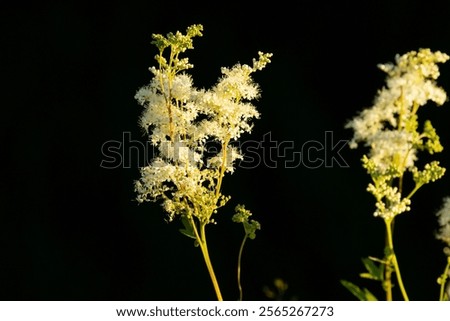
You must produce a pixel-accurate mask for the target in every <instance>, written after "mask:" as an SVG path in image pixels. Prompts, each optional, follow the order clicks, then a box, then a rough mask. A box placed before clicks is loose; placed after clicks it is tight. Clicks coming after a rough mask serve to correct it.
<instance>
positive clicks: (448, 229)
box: [436, 197, 450, 256]
mask: <svg viewBox="0 0 450 321" xmlns="http://www.w3.org/2000/svg"><path fill="white" fill-rule="evenodd" d="M436 215H437V217H438V222H439V226H440V228H439V231H438V232H437V234H436V238H437V239H438V240H441V241H442V242H444V243H445V244H446V245H447V246H446V247H445V249H444V252H445V254H447V256H450V197H446V198H444V203H443V205H442V207H441V209H440V210H439V211H438V212H437V213H436Z"/></svg>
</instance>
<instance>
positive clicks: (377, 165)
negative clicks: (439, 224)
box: [346, 49, 449, 220]
mask: <svg viewBox="0 0 450 321" xmlns="http://www.w3.org/2000/svg"><path fill="white" fill-rule="evenodd" d="M448 59H449V56H448V55H446V54H444V53H441V52H439V51H437V52H431V50H430V49H420V50H419V51H411V52H408V53H406V54H404V55H402V56H400V55H397V56H396V59H395V60H396V61H395V64H392V63H387V64H381V65H379V66H378V67H379V68H380V69H381V70H382V71H384V72H385V73H386V74H387V78H386V86H385V87H383V88H382V89H381V90H379V91H378V93H377V95H376V97H375V100H374V104H373V106H372V107H370V108H367V109H364V110H363V111H361V112H360V113H359V115H358V116H356V117H355V118H353V119H352V120H351V121H349V122H348V123H347V124H346V128H350V129H353V133H354V134H353V138H352V140H351V141H350V147H351V148H356V147H357V146H358V144H359V143H362V144H364V146H366V147H368V149H369V151H368V154H367V155H365V156H364V158H363V166H364V167H365V168H366V170H367V171H368V173H369V175H371V177H372V180H373V183H372V184H370V185H369V188H368V191H369V192H370V193H372V194H373V195H374V196H375V198H376V200H377V203H376V207H377V210H376V211H375V213H374V215H375V216H380V217H382V218H384V219H385V220H390V219H392V218H393V217H395V216H396V215H398V214H400V213H402V212H405V211H408V210H409V205H410V197H411V196H412V194H414V193H415V191H416V190H417V189H418V188H420V186H422V185H424V184H426V183H429V182H430V181H434V180H436V179H439V178H440V177H442V175H444V172H445V169H444V168H442V167H440V166H439V162H437V161H434V162H432V163H430V164H426V165H425V167H424V169H423V170H419V169H418V168H417V167H416V165H415V163H416V161H417V159H418V152H419V151H427V152H428V153H430V154H434V153H438V152H441V151H442V149H443V148H442V145H441V144H440V141H439V136H438V135H437V134H436V130H435V129H434V127H433V126H432V125H431V122H430V121H429V120H427V121H425V122H424V123H423V125H421V126H420V124H419V120H418V111H419V108H420V107H422V106H424V105H425V104H427V103H428V102H429V101H432V102H434V103H435V104H436V105H438V106H439V105H442V104H443V103H444V102H445V101H446V100H447V95H446V93H445V91H444V90H443V89H442V88H441V87H439V86H438V85H437V84H436V79H437V78H438V77H439V68H438V63H443V62H446V61H447V60H448ZM420 127H422V130H420ZM407 171H408V172H411V173H412V174H413V178H414V182H415V184H416V185H415V188H414V190H413V191H412V192H411V193H410V194H407V196H406V197H405V196H404V195H403V191H402V187H403V186H402V181H403V175H404V173H405V172H407ZM394 182H398V185H399V186H398V187H394V186H392V184H393V183H394Z"/></svg>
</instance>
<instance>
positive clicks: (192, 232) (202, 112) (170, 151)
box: [135, 25, 272, 300]
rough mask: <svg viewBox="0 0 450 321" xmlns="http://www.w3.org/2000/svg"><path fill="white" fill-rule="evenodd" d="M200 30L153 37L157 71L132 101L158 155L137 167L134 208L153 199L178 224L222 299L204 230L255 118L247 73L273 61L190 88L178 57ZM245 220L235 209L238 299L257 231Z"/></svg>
mask: <svg viewBox="0 0 450 321" xmlns="http://www.w3.org/2000/svg"><path fill="white" fill-rule="evenodd" d="M202 31H203V26H202V25H192V26H189V27H188V28H187V30H186V33H185V34H183V33H181V32H176V33H169V34H167V35H166V36H163V35H160V34H154V35H153V41H152V44H154V45H155V46H156V48H157V49H158V53H157V55H156V57H155V59H156V62H157V65H156V66H155V67H151V68H150V71H151V73H152V74H153V77H152V79H151V82H150V84H149V85H147V86H144V87H142V88H140V89H139V90H138V92H137V93H136V96H135V98H136V99H137V101H138V102H139V104H141V105H142V106H143V107H144V111H143V113H142V116H141V118H140V126H141V127H142V128H143V129H144V130H145V131H146V132H147V133H148V136H149V139H150V141H151V143H152V144H153V145H154V146H155V147H156V149H157V153H156V155H154V158H153V159H152V161H151V162H150V164H149V165H148V166H146V167H143V168H141V170H140V172H141V177H140V179H139V180H137V181H136V182H135V189H136V192H137V200H138V201H139V202H145V201H152V202H154V201H158V202H160V203H161V204H162V207H163V209H164V211H165V212H166V213H167V217H168V221H173V220H176V219H177V220H179V221H181V223H182V225H183V228H182V229H181V230H180V231H181V232H182V233H183V234H184V235H186V236H188V237H190V238H192V239H194V240H195V241H194V242H195V245H196V246H198V247H199V248H200V250H201V252H202V254H203V257H204V260H205V263H206V267H207V270H208V272H209V275H210V277H211V280H212V283H213V286H214V289H215V293H216V295H217V299H218V300H222V295H221V292H220V287H219V283H218V281H217V278H216V275H215V273H214V269H213V265H212V263H211V259H210V256H209V251H208V246H207V241H206V226H207V225H208V224H213V223H216V215H217V212H218V209H219V208H220V207H223V206H224V205H225V204H226V203H227V202H228V201H229V199H230V196H228V195H224V194H222V190H221V187H222V182H223V179H224V177H225V176H226V174H231V173H233V171H234V166H235V161H236V160H238V159H240V158H242V155H241V153H240V151H239V150H238V149H237V148H236V147H234V146H233V144H234V143H235V142H237V140H238V139H239V138H240V137H241V135H242V134H244V133H248V132H250V131H251V129H252V121H253V120H254V119H256V118H258V117H259V112H258V111H257V109H256V108H255V106H254V105H253V104H252V103H251V101H252V100H254V99H256V98H258V97H259V95H260V89H259V86H258V85H257V84H256V83H255V82H254V81H253V79H252V74H253V73H254V72H256V71H258V70H261V69H263V68H264V67H265V66H266V65H267V64H268V63H269V62H270V57H271V56H272V55H271V54H267V53H261V52H259V56H258V58H257V59H253V64H252V65H251V66H250V65H246V64H242V65H241V64H236V65H235V66H233V67H231V68H222V76H221V77H220V78H219V80H218V81H217V83H216V84H215V85H214V86H213V87H212V88H211V89H197V88H195V87H194V84H193V80H192V77H191V75H190V74H188V73H187V71H188V70H189V69H191V68H193V65H192V64H191V63H189V60H188V58H186V57H182V55H183V54H184V53H185V52H186V50H187V49H193V38H194V37H199V36H202ZM211 147H213V148H211ZM250 216H251V213H250V212H249V211H248V210H247V209H245V207H244V206H242V205H239V206H237V207H236V215H235V216H234V217H233V220H234V221H236V222H239V223H242V224H243V226H244V232H245V237H244V241H243V243H242V246H241V249H240V251H239V259H238V285H239V290H240V298H241V299H242V288H241V286H240V261H241V255H242V248H243V246H244V244H245V241H246V240H247V239H248V238H250V239H252V238H254V237H255V232H256V230H258V229H260V225H259V223H258V222H257V221H254V220H251V219H250Z"/></svg>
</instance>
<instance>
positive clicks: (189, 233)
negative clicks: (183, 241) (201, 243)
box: [179, 216, 196, 240]
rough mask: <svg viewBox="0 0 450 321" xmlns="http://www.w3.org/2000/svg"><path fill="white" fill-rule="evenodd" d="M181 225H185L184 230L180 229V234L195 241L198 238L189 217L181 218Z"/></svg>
mask: <svg viewBox="0 0 450 321" xmlns="http://www.w3.org/2000/svg"><path fill="white" fill-rule="evenodd" d="M181 223H183V226H184V228H182V229H179V231H180V233H181V234H183V235H186V236H187V237H190V238H191V239H194V240H195V239H196V237H195V233H194V228H193V227H192V225H191V223H190V222H189V220H188V219H187V217H185V216H181Z"/></svg>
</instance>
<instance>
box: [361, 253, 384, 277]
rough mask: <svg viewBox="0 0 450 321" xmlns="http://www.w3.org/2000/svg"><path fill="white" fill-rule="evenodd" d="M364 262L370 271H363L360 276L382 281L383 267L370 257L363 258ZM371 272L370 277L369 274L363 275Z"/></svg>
mask: <svg viewBox="0 0 450 321" xmlns="http://www.w3.org/2000/svg"><path fill="white" fill-rule="evenodd" d="M362 262H363V264H364V267H365V268H366V270H367V272H369V273H361V274H360V276H361V277H364V278H366V279H372V280H376V281H382V280H383V270H384V269H383V267H382V266H381V265H382V264H380V265H376V264H375V262H374V261H373V260H371V259H370V258H363V259H362ZM366 274H369V275H370V277H367V276H362V275H366Z"/></svg>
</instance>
